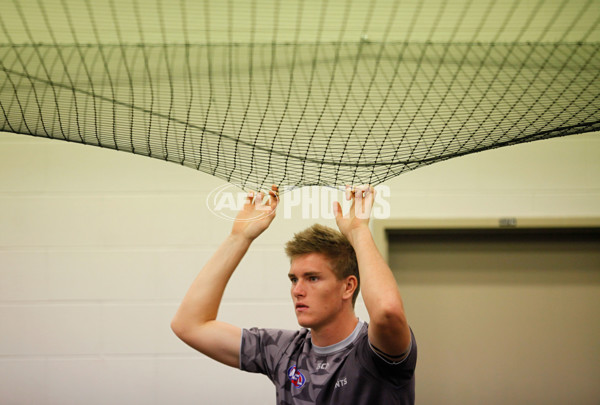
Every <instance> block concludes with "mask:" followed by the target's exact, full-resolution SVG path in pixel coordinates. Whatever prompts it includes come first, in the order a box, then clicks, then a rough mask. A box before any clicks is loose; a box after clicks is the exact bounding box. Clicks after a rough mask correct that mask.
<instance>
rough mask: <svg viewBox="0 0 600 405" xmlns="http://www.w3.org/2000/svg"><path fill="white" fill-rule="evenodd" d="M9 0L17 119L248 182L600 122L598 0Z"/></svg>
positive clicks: (352, 173) (4, 117)
mask: <svg viewBox="0 0 600 405" xmlns="http://www.w3.org/2000/svg"><path fill="white" fill-rule="evenodd" d="M6 3H7V4H5V5H3V7H2V12H1V14H0V107H1V108H0V109H1V112H0V130H1V131H7V132H14V133H21V134H29V135H35V136H41V137H47V138H55V139H61V140H67V141H73V142H79V143H84V144H88V145H96V146H101V147H105V148H112V149H117V150H122V151H128V152H133V153H136V154H140V155H146V156H150V157H154V158H159V159H165V160H168V161H172V162H176V163H179V164H182V165H185V166H188V167H192V168H195V169H198V170H201V171H203V172H206V173H210V174H212V175H214V176H217V177H219V178H222V179H225V180H227V181H229V182H232V183H236V184H241V185H243V186H248V185H252V186H254V187H256V186H265V185H267V186H268V185H270V184H273V183H274V184H280V185H341V184H348V183H351V184H357V183H370V184H379V183H381V182H383V181H385V180H386V179H389V178H391V177H394V176H397V175H398V174H400V173H403V172H405V171H408V170H413V169H415V168H417V167H420V166H423V165H428V164H431V163H435V162H437V161H441V160H446V159H449V158H452V157H456V156H460V155H465V154H468V153H473V152H477V151H482V150H487V149H490V148H496V147H501V146H506V145H512V144H517V143H522V142H527V141H532V140H538V139H546V138H551V137H557V136H563V135H569V134H576V133H582V132H589V131H597V130H599V129H600V107H599V106H600V100H598V97H599V95H600V82H599V80H598V76H599V75H600V53H599V47H600V1H598V0H591V1H581V0H570V1H568V2H567V1H551V0H539V1H520V0H514V1H502V2H501V1H475V0H473V1H460V2H457V1H443V0H435V1H420V0H419V1H416V0H415V1H374V0H373V1H361V2H359V1H335V2H334V1H308V0H305V1H290V0H285V1H283V0H281V1H273V0H270V1H258V0H254V1H244V2H233V1H229V2H227V1H205V2H192V1H187V2H186V1H179V2H177V1H172V2H167V1H160V0H159V1H152V2H146V1H141V0H139V1H133V0H129V1H119V2H117V1H110V0H108V1H99V0H94V1H93V2H92V0H87V1H74V0H62V1H41V0H40V1H29V2H27V1H18V0H15V1H14V2H6Z"/></svg>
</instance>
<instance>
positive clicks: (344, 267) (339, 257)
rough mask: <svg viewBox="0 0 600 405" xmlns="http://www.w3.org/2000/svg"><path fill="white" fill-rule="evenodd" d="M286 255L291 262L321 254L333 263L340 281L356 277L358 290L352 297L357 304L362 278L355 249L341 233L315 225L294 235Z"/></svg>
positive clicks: (286, 246)
mask: <svg viewBox="0 0 600 405" xmlns="http://www.w3.org/2000/svg"><path fill="white" fill-rule="evenodd" d="M285 253H286V254H287V255H288V257H289V258H290V260H294V259H295V258H296V257H298V256H302V255H306V254H309V253H321V254H323V255H325V257H327V258H328V259H329V261H330V263H331V267H332V269H333V273H334V274H335V276H336V278H337V279H338V280H343V279H344V278H346V277H349V276H355V277H356V280H357V286H356V290H355V291H354V295H353V296H352V305H353V306H354V304H355V303H356V298H357V297H358V292H359V290H360V276H359V274H358V263H357V261H356V252H354V248H353V247H352V245H351V244H350V242H349V241H348V239H346V237H345V236H344V235H342V233H341V232H339V231H336V230H335V229H332V228H330V227H328V226H324V225H320V224H315V225H313V226H311V227H310V228H307V229H305V230H303V231H301V232H298V233H296V234H294V237H293V238H292V240H290V241H289V242H288V243H286V245H285Z"/></svg>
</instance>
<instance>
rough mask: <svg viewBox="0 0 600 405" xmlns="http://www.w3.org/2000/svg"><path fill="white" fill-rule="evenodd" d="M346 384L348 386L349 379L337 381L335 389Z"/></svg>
mask: <svg viewBox="0 0 600 405" xmlns="http://www.w3.org/2000/svg"><path fill="white" fill-rule="evenodd" d="M346 384H348V379H347V378H346V377H344V378H340V379H339V380H337V381H336V383H335V387H334V388H340V387H343V386H344V385H346Z"/></svg>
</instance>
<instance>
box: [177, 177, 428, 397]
mask: <svg viewBox="0 0 600 405" xmlns="http://www.w3.org/2000/svg"><path fill="white" fill-rule="evenodd" d="M276 194H277V187H275V186H273V188H272V190H271V191H270V197H271V198H270V200H271V203H270V206H269V210H270V212H269V213H270V214H271V215H262V216H261V218H260V219H258V220H254V221H252V220H249V219H250V218H255V217H257V216H258V215H257V213H258V210H259V209H260V210H264V207H259V204H260V201H262V199H263V194H260V193H259V194H258V195H256V196H255V195H254V193H249V194H248V197H247V200H246V204H245V205H244V208H243V209H242V210H241V211H240V213H239V214H238V216H237V218H236V220H235V222H234V224H233V228H232V231H231V234H230V235H229V236H228V238H227V239H226V240H225V241H224V242H223V244H222V245H221V246H220V247H219V248H218V250H217V252H216V253H215V254H214V255H213V256H212V258H211V259H210V260H209V261H208V263H207V264H206V265H205V267H204V268H203V269H202V271H201V272H200V274H199V275H198V277H197V278H196V280H195V281H194V282H193V284H192V286H191V287H190V289H189V291H188V292H187V294H186V296H185V297H184V299H183V301H182V303H181V306H180V307H179V309H178V311H177V313H176V315H175V317H174V318H173V321H172V324H171V327H172V329H173V331H174V332H175V334H177V336H179V338H181V339H182V340H183V341H184V342H186V343H187V344H188V345H190V346H191V347H193V348H195V349H197V350H199V351H200V352H202V353H204V354H206V355H207V356H209V357H211V358H213V359H215V360H217V361H219V362H221V363H224V364H227V365H229V366H232V367H237V368H240V369H242V370H245V371H249V372H258V373H263V374H265V375H267V376H268V377H269V378H270V379H271V381H273V383H274V384H275V387H276V394H277V403H278V404H303V405H304V404H353V405H362V404H364V405H372V404H385V405H388V404H413V403H414V383H415V379H414V370H415V366H416V357H417V347H416V342H415V340H414V336H413V335H412V332H411V330H410V328H409V326H408V323H407V320H406V316H405V314H404V308H403V305H402V299H401V297H400V293H399V292H398V288H397V287H396V281H395V279H394V277H393V275H392V272H391V271H390V269H389V267H388V266H387V264H386V263H385V261H384V260H383V258H382V256H381V255H380V253H379V251H378V250H377V248H376V246H375V243H374V242H373V238H372V236H371V232H370V230H369V228H368V222H369V216H370V212H371V207H372V206H373V202H374V197H375V195H374V190H373V188H372V187H358V188H356V189H354V190H353V189H350V188H348V189H347V190H346V198H347V199H348V200H352V206H351V208H350V212H349V213H348V214H346V215H342V210H341V207H340V205H339V203H337V202H336V203H335V204H334V212H335V217H336V223H337V226H338V228H339V229H340V231H341V234H340V233H339V232H337V231H334V230H333V229H330V228H327V227H323V226H319V225H315V226H313V227H311V228H309V229H308V230H305V231H303V232H301V233H299V234H296V236H295V237H294V239H293V240H292V241H290V242H288V244H287V246H286V253H287V254H288V256H289V257H290V260H291V266H290V271H289V274H288V276H289V278H290V281H291V295H292V300H293V302H294V308H295V312H296V317H297V319H298V323H299V324H300V326H302V327H303V329H301V330H299V331H284V330H273V329H256V328H252V329H244V330H241V329H240V328H238V327H236V326H233V325H229V324H226V323H223V322H220V321H218V320H217V319H216V317H217V311H218V308H219V304H220V302H221V298H222V296H223V292H224V290H225V286H226V285H227V282H228V280H229V278H230V277H231V275H232V274H233V271H234V270H235V268H236V267H237V265H238V263H239V262H240V260H241V259H242V257H243V256H244V254H245V253H246V251H247V250H248V248H249V247H250V244H251V243H252V241H253V240H254V239H256V238H257V237H258V236H259V235H260V234H261V233H262V232H263V231H264V230H265V229H267V227H268V226H269V225H270V223H271V221H272V220H273V218H274V216H275V210H276V207H277V195H276ZM359 281H360V285H361V286H362V295H363V299H364V302H365V306H366V308H367V311H368V313H369V318H370V320H369V324H368V325H367V324H366V323H364V322H362V321H359V320H358V319H357V317H356V315H355V314H354V302H355V300H356V296H357V294H358V289H359Z"/></svg>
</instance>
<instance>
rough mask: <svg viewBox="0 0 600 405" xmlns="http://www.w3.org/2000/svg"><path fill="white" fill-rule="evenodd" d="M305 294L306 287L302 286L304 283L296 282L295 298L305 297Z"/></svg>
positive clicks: (293, 291)
mask: <svg viewBox="0 0 600 405" xmlns="http://www.w3.org/2000/svg"><path fill="white" fill-rule="evenodd" d="M305 293H306V291H305V290H304V285H303V284H302V281H300V280H298V281H296V284H294V286H293V287H292V294H293V295H294V297H303V296H304V295H305Z"/></svg>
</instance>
